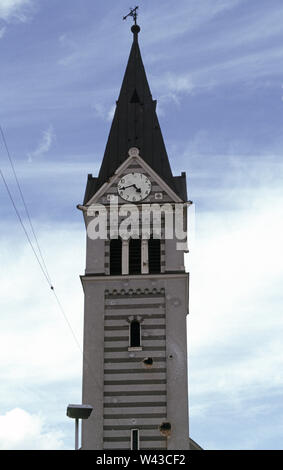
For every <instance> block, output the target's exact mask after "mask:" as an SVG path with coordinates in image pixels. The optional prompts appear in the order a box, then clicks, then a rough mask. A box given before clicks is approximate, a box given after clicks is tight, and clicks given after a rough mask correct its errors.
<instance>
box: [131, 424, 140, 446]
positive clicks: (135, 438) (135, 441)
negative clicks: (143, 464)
mask: <svg viewBox="0 0 283 470" xmlns="http://www.w3.org/2000/svg"><path fill="white" fill-rule="evenodd" d="M131 450H139V430H138V429H132V430H131Z"/></svg>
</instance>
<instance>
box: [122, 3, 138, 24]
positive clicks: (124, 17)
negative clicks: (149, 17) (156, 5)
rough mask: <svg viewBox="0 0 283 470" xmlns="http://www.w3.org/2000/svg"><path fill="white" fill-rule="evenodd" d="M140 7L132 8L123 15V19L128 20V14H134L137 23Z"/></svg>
mask: <svg viewBox="0 0 283 470" xmlns="http://www.w3.org/2000/svg"><path fill="white" fill-rule="evenodd" d="M138 8H139V7H135V8H130V13H128V14H127V15H126V16H123V20H126V19H127V18H128V16H132V17H133V20H134V22H135V24H137V16H138V13H137V9H138Z"/></svg>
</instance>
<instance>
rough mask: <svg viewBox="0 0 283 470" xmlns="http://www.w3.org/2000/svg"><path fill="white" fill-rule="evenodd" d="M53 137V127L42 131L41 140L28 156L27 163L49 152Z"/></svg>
mask: <svg viewBox="0 0 283 470" xmlns="http://www.w3.org/2000/svg"><path fill="white" fill-rule="evenodd" d="M55 137H56V136H55V132H54V129H53V126H52V125H51V126H49V127H48V129H46V130H45V131H43V133H42V137H41V140H40V142H39V143H38V145H37V147H36V149H35V150H34V151H33V152H30V153H29V154H28V161H29V162H32V161H33V159H34V158H38V157H42V156H43V155H45V154H46V153H47V152H48V151H49V150H50V148H51V145H52V143H53V142H54V139H55Z"/></svg>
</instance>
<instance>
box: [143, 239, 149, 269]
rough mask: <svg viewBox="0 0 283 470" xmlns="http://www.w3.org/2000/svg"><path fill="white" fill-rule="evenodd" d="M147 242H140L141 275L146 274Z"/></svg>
mask: <svg viewBox="0 0 283 470" xmlns="http://www.w3.org/2000/svg"><path fill="white" fill-rule="evenodd" d="M148 272H149V271H148V240H142V246H141V273H142V274H148Z"/></svg>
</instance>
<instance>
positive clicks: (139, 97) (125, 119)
mask: <svg viewBox="0 0 283 470" xmlns="http://www.w3.org/2000/svg"><path fill="white" fill-rule="evenodd" d="M139 30H140V28H139V26H138V25H134V26H132V32H133V35H134V38H133V44H132V47H131V52H130V56H129V60H128V64H127V68H126V71H125V75H124V79H123V83H122V87H121V91H120V94H119V98H118V101H117V105H116V110H115V114H114V118H113V121H112V125H111V129H110V133H109V136H108V141H107V144H106V149H105V153H104V157H103V161H102V164H101V168H100V172H99V175H98V178H92V177H91V176H90V175H89V177H88V185H87V188H86V194H85V202H87V201H88V200H89V199H90V197H92V195H93V194H94V193H95V192H96V191H97V190H98V189H99V188H100V186H102V184H103V183H105V182H106V181H107V180H108V179H109V177H111V176H112V175H113V173H114V172H115V170H116V169H117V168H118V167H119V166H120V165H121V164H122V163H123V162H124V161H125V160H126V159H127V158H128V150H129V149H130V148H131V147H138V148H139V150H140V152H139V153H140V156H141V157H142V158H143V159H144V160H145V161H146V163H148V164H149V165H150V166H151V168H152V169H153V170H155V171H156V173H158V175H159V176H160V177H162V178H163V179H164V181H165V182H166V183H167V184H168V185H169V186H170V187H171V188H172V189H173V190H174V191H175V192H176V193H177V194H178V195H180V197H181V198H182V199H186V190H185V192H184V182H182V184H180V183H181V182H180V178H181V177H177V178H178V182H177V179H176V178H174V177H173V175H172V171H171V168H170V163H169V160H168V156H167V152H166V148H165V145H164V141H163V137H162V133H161V129H160V126H159V122H158V118H157V115H156V101H154V100H153V99H152V96H151V92H150V88H149V85H148V81H147V78H146V73H145V69H144V65H143V62H142V58H141V53H140V48H139V44H138V32H139ZM182 175H183V176H182V179H184V181H186V178H185V175H184V174H182ZM184 196H185V197H184Z"/></svg>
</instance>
